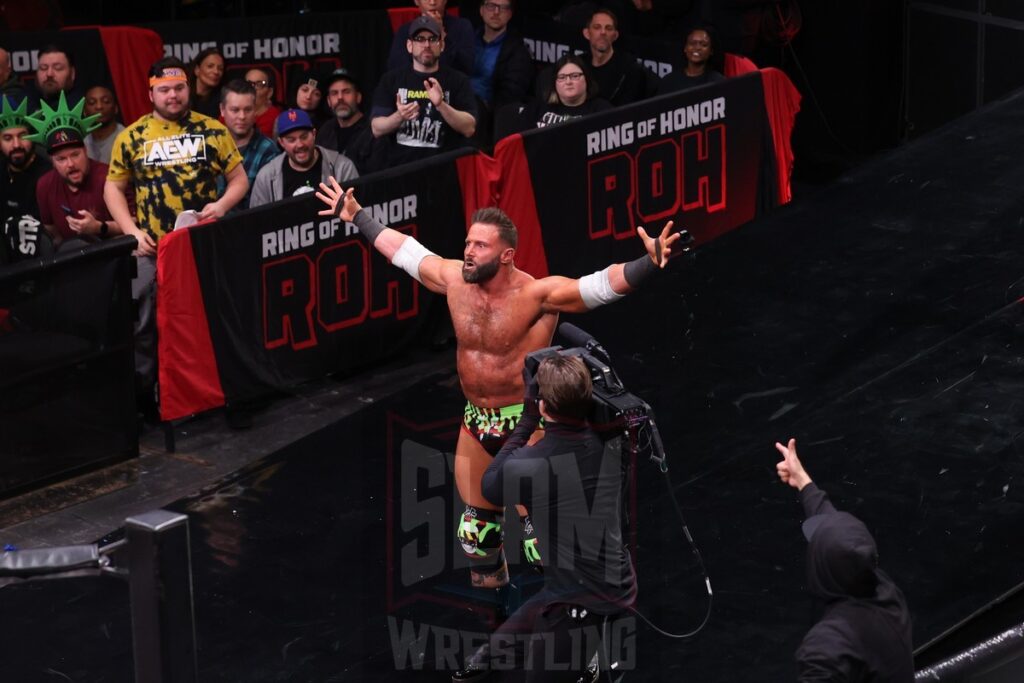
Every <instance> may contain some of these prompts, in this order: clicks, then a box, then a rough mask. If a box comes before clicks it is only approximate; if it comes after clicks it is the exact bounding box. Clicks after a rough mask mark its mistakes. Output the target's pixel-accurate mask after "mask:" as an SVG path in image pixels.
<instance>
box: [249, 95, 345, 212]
mask: <svg viewBox="0 0 1024 683" xmlns="http://www.w3.org/2000/svg"><path fill="white" fill-rule="evenodd" d="M276 128H277V144H279V145H280V146H281V149H283V150H284V154H281V155H278V156H277V157H276V158H274V159H272V160H271V161H270V163H269V164H267V165H266V166H264V167H263V168H262V169H261V170H260V172H259V174H258V175H257V176H256V184H255V185H254V186H253V188H252V197H251V198H250V199H249V206H250V207H251V208H255V207H257V206H263V205H264V204H269V203H270V202H276V201H278V200H280V199H285V198H286V197H295V196H298V195H300V194H306V193H308V192H313V191H314V190H315V189H316V188H318V187H320V183H326V182H327V179H328V178H329V177H331V176H334V177H335V178H337V179H338V182H339V183H345V184H348V182H349V181H351V180H352V179H353V178H358V177H359V171H357V170H356V167H355V166H354V165H353V164H352V162H351V161H349V159H348V157H346V156H345V155H344V154H338V153H337V152H334V151H332V150H329V149H326V148H324V147H318V146H317V144H316V128H314V127H313V121H312V120H311V119H310V118H309V114H307V113H306V112H304V111H302V110H301V109H289V110H287V111H284V112H281V115H280V116H278V117H277V125H276Z"/></svg>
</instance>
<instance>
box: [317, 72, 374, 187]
mask: <svg viewBox="0 0 1024 683" xmlns="http://www.w3.org/2000/svg"><path fill="white" fill-rule="evenodd" d="M325 87H326V91H325V92H326V93H327V106H328V108H329V109H330V110H331V112H332V113H333V114H334V118H333V119H332V120H330V121H328V122H326V123H324V125H323V126H321V127H320V130H318V131H317V133H316V144H318V145H320V146H321V147H324V148H326V149H329V150H332V151H335V152H338V153H339V154H344V155H345V156H347V157H348V158H349V159H350V160H351V161H352V163H353V164H355V165H356V169H357V170H358V171H359V172H360V173H368V172H369V171H370V170H376V169H371V168H370V165H371V161H370V159H371V155H372V153H373V133H372V131H371V130H370V120H369V119H368V118H366V116H364V115H363V112H362V110H361V109H360V108H359V106H360V105H361V104H362V102H363V92H362V90H360V88H359V83H358V81H356V79H355V77H354V76H353V75H352V74H351V73H349V71H348V69H345V68H340V69H335V70H334V71H332V72H331V75H330V77H329V78H328V79H327V85H326V86H325Z"/></svg>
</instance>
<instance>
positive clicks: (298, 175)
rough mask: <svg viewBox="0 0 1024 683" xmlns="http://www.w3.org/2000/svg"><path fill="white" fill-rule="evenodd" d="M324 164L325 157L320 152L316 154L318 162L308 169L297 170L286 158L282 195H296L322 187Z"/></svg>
mask: <svg viewBox="0 0 1024 683" xmlns="http://www.w3.org/2000/svg"><path fill="white" fill-rule="evenodd" d="M323 165H324V157H323V155H322V154H320V153H319V152H317V155H316V163H314V164H313V166H312V167H311V168H310V169H309V170H306V171H296V170H295V169H294V168H292V165H291V164H290V163H288V159H287V158H285V159H284V168H283V173H282V178H281V180H282V181H283V182H284V193H283V194H282V195H281V196H282V197H294V196H295V195H300V194H305V193H306V192H313V191H314V190H315V189H316V188H318V187H320V179H321V178H322V177H323V175H322V174H323V171H322V169H323Z"/></svg>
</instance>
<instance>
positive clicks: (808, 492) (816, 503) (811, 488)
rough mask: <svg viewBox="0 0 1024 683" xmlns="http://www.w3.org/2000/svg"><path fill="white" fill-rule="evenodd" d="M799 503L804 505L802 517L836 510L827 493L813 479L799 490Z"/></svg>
mask: <svg viewBox="0 0 1024 683" xmlns="http://www.w3.org/2000/svg"><path fill="white" fill-rule="evenodd" d="M800 503H801V504H803V506H804V517H813V516H814V515H824V514H831V513H833V512H836V508H835V506H834V505H832V502H831V501H830V500H829V499H828V494H827V493H825V492H824V491H822V490H821V489H819V488H818V485H817V484H815V483H814V482H813V481H812V482H811V483H810V484H808V485H807V486H805V487H804V488H803V490H802V491H801V492H800Z"/></svg>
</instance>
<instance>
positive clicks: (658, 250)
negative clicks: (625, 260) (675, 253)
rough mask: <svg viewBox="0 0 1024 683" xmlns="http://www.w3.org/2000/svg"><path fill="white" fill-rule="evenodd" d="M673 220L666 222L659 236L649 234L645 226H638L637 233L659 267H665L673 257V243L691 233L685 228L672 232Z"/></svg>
mask: <svg viewBox="0 0 1024 683" xmlns="http://www.w3.org/2000/svg"><path fill="white" fill-rule="evenodd" d="M672 225H673V222H672V221H669V222H668V223H666V224H665V228H664V229H663V230H662V231H661V234H660V235H658V236H657V237H651V236H650V235H648V234H647V231H646V230H644V229H643V226H637V229H636V234H637V235H639V236H640V239H641V240H643V243H644V248H645V249H647V253H648V254H650V256H651V260H652V261H654V263H655V265H657V266H658V267H659V268H664V267H665V264H667V263H668V260H669V259H670V258H671V257H672V245H673V244H675V243H676V242H678V241H679V240H680V239H682V237H683V235H684V234H685V235H686V237H687V238H689V236H690V233H688V232H686V231H685V230H683V231H681V232H676V233H673V232H672Z"/></svg>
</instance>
